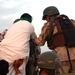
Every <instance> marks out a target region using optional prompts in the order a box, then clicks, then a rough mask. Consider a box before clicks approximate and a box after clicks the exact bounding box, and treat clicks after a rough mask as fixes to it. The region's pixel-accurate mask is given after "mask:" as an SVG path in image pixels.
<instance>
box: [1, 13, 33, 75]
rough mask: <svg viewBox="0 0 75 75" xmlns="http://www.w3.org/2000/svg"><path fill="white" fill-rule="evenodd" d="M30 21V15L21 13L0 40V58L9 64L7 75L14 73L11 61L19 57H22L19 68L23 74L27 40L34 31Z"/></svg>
mask: <svg viewBox="0 0 75 75" xmlns="http://www.w3.org/2000/svg"><path fill="white" fill-rule="evenodd" d="M31 21H32V17H31V16H30V15H29V14H28V13H25V14H23V15H22V16H21V17H20V20H19V21H18V22H16V23H14V24H13V25H12V26H11V27H10V28H8V31H7V33H6V34H5V36H4V39H3V40H2V41H1V42H0V45H1V46H0V60H2V59H4V60H6V61H7V62H8V63H9V64H10V65H11V66H10V67H9V69H10V71H9V73H8V75H14V74H15V71H12V70H14V68H13V67H12V66H13V62H14V61H16V60H20V59H23V62H22V63H23V64H22V65H21V66H20V67H19V69H20V72H21V73H22V74H23V75H25V65H26V63H27V60H28V57H29V40H30V37H31V35H32V34H33V33H34V28H33V26H32V24H31ZM23 65H24V66H23ZM16 66H17V65H16ZM11 67H12V68H11Z"/></svg>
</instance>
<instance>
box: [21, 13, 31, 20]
mask: <svg viewBox="0 0 75 75" xmlns="http://www.w3.org/2000/svg"><path fill="white" fill-rule="evenodd" d="M20 18H31V19H32V16H31V15H30V14H28V13H24V14H22V15H21V17H20Z"/></svg>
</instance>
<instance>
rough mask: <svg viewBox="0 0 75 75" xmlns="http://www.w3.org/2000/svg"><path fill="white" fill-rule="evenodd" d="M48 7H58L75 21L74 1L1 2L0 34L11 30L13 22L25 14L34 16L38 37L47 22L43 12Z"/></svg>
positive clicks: (19, 0)
mask: <svg viewBox="0 0 75 75" xmlns="http://www.w3.org/2000/svg"><path fill="white" fill-rule="evenodd" d="M48 6H56V7H57V8H58V10H59V12H60V14H65V15H68V16H69V18H71V19H75V1H74V0H0V32H2V31H3V30H4V29H7V28H9V27H10V26H11V25H12V23H13V21H14V20H15V19H17V18H20V16H21V15H22V14H23V13H29V14H31V15H32V16H33V22H32V24H33V26H34V29H35V32H36V34H37V36H39V34H40V33H41V28H42V26H43V24H44V23H45V21H43V20H42V16H43V10H44V9H45V8H46V7H48ZM41 50H42V52H44V51H47V50H49V49H48V48H47V46H46V44H45V45H44V46H42V47H41Z"/></svg>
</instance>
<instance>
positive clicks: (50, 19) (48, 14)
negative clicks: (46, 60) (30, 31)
mask: <svg viewBox="0 0 75 75" xmlns="http://www.w3.org/2000/svg"><path fill="white" fill-rule="evenodd" d="M59 15H60V12H59V10H58V9H57V8H56V7H55V6H49V7H47V8H45V10H44V11H43V17H42V19H43V20H46V21H47V22H46V23H45V24H44V26H43V27H42V31H41V34H40V35H39V37H38V38H37V39H34V40H32V41H33V42H34V43H35V44H37V45H40V46H43V45H44V44H45V42H47V45H48V48H49V49H51V50H53V51H54V52H56V53H57V55H58V57H59V60H60V61H61V68H60V73H68V72H75V66H74V63H75V47H71V48H68V50H69V56H70V61H69V59H68V54H67V49H66V46H64V45H62V46H56V47H54V44H56V45H61V44H63V42H61V41H62V38H59V37H58V39H60V41H57V39H55V40H56V41H57V42H56V41H54V43H53V42H51V38H52V37H51V35H52V34H53V35H54V34H55V33H57V32H58V29H57V28H56V27H55V28H54V29H53V26H55V23H54V19H55V17H57V16H59ZM72 22H73V21H72ZM52 25H53V26H52ZM50 37H51V38H50ZM59 42H60V43H59ZM70 62H71V64H70ZM70 67H71V68H70Z"/></svg>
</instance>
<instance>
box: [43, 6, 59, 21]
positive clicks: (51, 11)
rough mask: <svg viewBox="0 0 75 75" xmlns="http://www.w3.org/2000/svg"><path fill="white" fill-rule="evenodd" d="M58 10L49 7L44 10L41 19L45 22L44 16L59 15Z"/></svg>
mask: <svg viewBox="0 0 75 75" xmlns="http://www.w3.org/2000/svg"><path fill="white" fill-rule="evenodd" d="M59 14H60V13H59V10H58V9H57V8H56V7H55V6H49V7H47V8H45V10H44V11H43V17H42V19H43V20H45V18H46V16H53V15H59Z"/></svg>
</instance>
